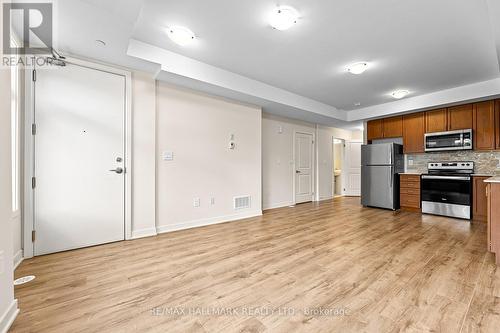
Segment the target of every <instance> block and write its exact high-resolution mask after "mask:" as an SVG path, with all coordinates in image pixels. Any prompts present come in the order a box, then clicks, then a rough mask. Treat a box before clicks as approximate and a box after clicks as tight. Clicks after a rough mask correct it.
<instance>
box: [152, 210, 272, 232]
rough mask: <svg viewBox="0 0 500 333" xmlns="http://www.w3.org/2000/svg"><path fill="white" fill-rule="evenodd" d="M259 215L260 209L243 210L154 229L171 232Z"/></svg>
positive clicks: (260, 213)
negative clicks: (242, 211)
mask: <svg viewBox="0 0 500 333" xmlns="http://www.w3.org/2000/svg"><path fill="white" fill-rule="evenodd" d="M261 215H262V211H260V210H258V211H249V212H244V213H239V214H232V215H225V216H218V217H211V218H207V219H200V220H193V221H188V222H183V223H178V224H171V225H160V226H158V227H156V231H157V232H158V233H159V234H162V233H165V232H172V231H178V230H184V229H191V228H197V227H204V226H207V225H212V224H218V223H225V222H232V221H237V220H242V219H247V218H251V217H256V216H261Z"/></svg>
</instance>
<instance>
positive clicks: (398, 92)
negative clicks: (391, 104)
mask: <svg viewBox="0 0 500 333" xmlns="http://www.w3.org/2000/svg"><path fill="white" fill-rule="evenodd" d="M409 93H410V92H409V91H408V90H396V91H395V92H393V93H392V94H391V95H392V97H394V98H396V99H401V98H403V97H405V96H406V95H408V94H409Z"/></svg>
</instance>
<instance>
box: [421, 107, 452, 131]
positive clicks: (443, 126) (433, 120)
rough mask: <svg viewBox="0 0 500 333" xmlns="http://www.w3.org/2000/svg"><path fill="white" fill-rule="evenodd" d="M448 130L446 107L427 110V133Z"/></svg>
mask: <svg viewBox="0 0 500 333" xmlns="http://www.w3.org/2000/svg"><path fill="white" fill-rule="evenodd" d="M447 130H448V117H447V112H446V109H438V110H432V111H427V112H425V133H434V132H445V131H447Z"/></svg>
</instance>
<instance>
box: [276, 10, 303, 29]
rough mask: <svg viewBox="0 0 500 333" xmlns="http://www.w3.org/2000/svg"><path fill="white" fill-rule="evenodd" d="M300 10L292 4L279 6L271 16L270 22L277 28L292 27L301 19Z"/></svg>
mask: <svg viewBox="0 0 500 333" xmlns="http://www.w3.org/2000/svg"><path fill="white" fill-rule="evenodd" d="M299 16H300V15H299V12H298V11H297V10H296V9H295V8H293V7H290V6H279V7H278V8H276V9H275V10H274V11H273V12H272V13H271V16H270V18H269V24H271V26H272V27H273V28H274V29H277V30H287V29H290V28H291V27H292V26H293V25H294V24H295V23H297V20H298V19H299Z"/></svg>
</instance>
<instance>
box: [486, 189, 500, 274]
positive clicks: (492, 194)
mask: <svg viewBox="0 0 500 333" xmlns="http://www.w3.org/2000/svg"><path fill="white" fill-rule="evenodd" d="M486 193H487V195H488V208H487V209H488V227H487V229H488V236H487V237H488V238H487V248H488V251H490V252H493V253H495V257H496V264H497V265H500V183H498V182H492V183H488V185H487V192H486Z"/></svg>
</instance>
